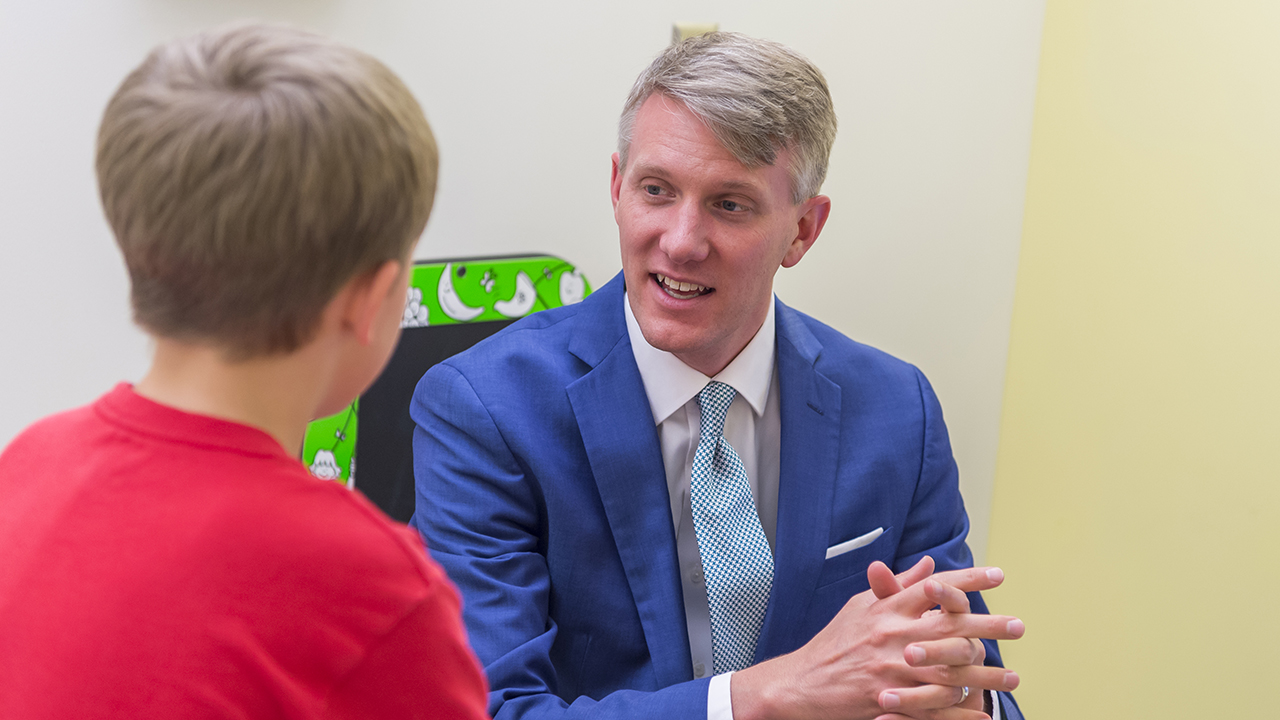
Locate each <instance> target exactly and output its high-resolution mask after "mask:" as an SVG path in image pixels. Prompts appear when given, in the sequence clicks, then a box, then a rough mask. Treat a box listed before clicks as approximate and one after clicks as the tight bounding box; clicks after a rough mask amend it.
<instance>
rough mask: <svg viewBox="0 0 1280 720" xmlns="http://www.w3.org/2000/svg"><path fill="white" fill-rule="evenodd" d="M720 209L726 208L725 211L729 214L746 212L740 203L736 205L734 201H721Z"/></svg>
mask: <svg viewBox="0 0 1280 720" xmlns="http://www.w3.org/2000/svg"><path fill="white" fill-rule="evenodd" d="M720 207H722V208H724V209H725V210H728V211H729V212H734V213H736V212H742V211H743V210H746V208H745V207H743V206H742V205H741V204H740V203H736V202H734V201H732V200H721V201H720Z"/></svg>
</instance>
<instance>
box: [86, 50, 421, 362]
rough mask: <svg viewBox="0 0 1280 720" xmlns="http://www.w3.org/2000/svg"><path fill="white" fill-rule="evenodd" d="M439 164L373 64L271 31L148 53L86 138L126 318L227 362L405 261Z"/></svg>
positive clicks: (294, 328)
mask: <svg viewBox="0 0 1280 720" xmlns="http://www.w3.org/2000/svg"><path fill="white" fill-rule="evenodd" d="M437 163H438V156H437V150H436V144H435V139H434V137H433V136H432V134H431V128H430V126H429V125H428V124H427V120H426V117H424V115H423V113H422V109H421V108H420V107H419V106H418V103H417V102H416V101H415V100H414V98H413V95H412V94H411V93H410V92H409V89H408V88H407V87H405V85H404V83H402V82H401V81H400V79H399V78H398V77H396V76H395V74H394V73H392V72H391V71H390V70H389V69H387V67H386V66H384V65H383V64H382V63H380V62H378V61H377V60H375V59H374V58H372V57H370V56H369V55H366V54H365V53H363V52H360V51H358V50H354V49H352V48H348V47H345V46H343V45H340V44H338V43H337V42H334V41H332V40H329V39H327V38H323V37H320V36H317V35H313V34H310V33H306V32H303V31H300V30H296V29H292V28H288V27H283V26H275V25H238V26H233V27H229V28H223V29H218V30H212V31H209V32H205V33H201V34H197V35H193V36H191V37H186V38H181V39H178V40H175V41H173V42H170V43H167V44H165V45H162V46H160V47H158V48H156V49H155V50H153V51H152V52H151V54H150V55H149V56H148V57H147V58H146V60H144V61H143V63H142V65H140V66H139V67H138V68H137V69H136V70H134V71H133V72H132V73H130V74H129V76H128V77H127V78H126V79H125V81H124V83H123V84H122V85H121V86H120V88H119V89H118V90H117V91H116V93H115V95H114V96H113V97H112V98H111V100H110V102H109V103H108V104H107V109H106V112H105V113H104V115H103V118H102V126H101V128H100V130H99V132H98V152H97V173H98V185H99V191H100V194H101V197H102V205H103V208H104V210H105V212H106V216H107V220H108V222H109V223H110V224H111V227H112V229H113V231H114V232H115V237H116V242H117V243H118V244H119V246H120V249H121V251H122V253H123V254H124V260H125V264H126V266H127V267H128V271H129V278H130V280H131V283H132V291H131V294H132V303H133V312H134V318H135V320H136V321H137V322H138V323H139V324H140V325H141V326H142V327H144V328H145V329H147V330H148V331H149V332H151V333H154V334H156V335H159V336H162V337H168V338H173V339H179V340H189V341H197V342H208V343H212V344H215V345H217V346H219V347H221V348H223V349H225V350H226V351H227V352H228V354H229V355H230V356H232V357H237V358H247V357H253V356H256V355H263V354H270V353H281V352H291V351H293V350H296V349H297V348H298V347H300V346H301V345H303V344H304V343H306V342H307V341H308V340H309V339H310V338H311V337H312V336H313V333H314V332H315V329H316V324H317V321H318V320H319V317H320V313H321V311H322V310H323V309H324V307H325V305H327V304H328V302H329V301H330V300H331V299H332V298H333V297H334V296H335V295H336V293H337V292H338V290H339V289H340V288H341V287H342V286H343V285H344V284H346V283H347V282H349V281H350V280H351V279H352V278H354V277H356V276H358V275H360V274H362V273H366V272H368V271H370V270H372V269H373V268H375V267H377V266H379V265H381V264H382V263H384V262H386V261H388V260H405V259H406V258H407V257H408V255H409V252H410V250H411V248H412V247H413V244H414V243H415V242H416V241H417V238H418V236H419V235H421V234H422V230H423V228H424V227H425V225H426V222H427V217H428V215H430V213H431V205H432V202H433V199H434V197H435V186H436V169H437Z"/></svg>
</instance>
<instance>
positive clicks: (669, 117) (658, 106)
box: [627, 93, 788, 191]
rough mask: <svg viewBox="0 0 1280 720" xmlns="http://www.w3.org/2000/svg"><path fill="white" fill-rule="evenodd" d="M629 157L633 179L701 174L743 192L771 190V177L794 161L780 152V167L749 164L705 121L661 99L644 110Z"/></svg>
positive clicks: (670, 100) (654, 97)
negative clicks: (776, 169)
mask: <svg viewBox="0 0 1280 720" xmlns="http://www.w3.org/2000/svg"><path fill="white" fill-rule="evenodd" d="M628 154H629V155H630V157H629V159H628V165H629V167H628V168H627V172H629V173H633V174H637V175H639V176H654V177H660V178H665V179H677V178H679V177H682V176H687V175H690V174H700V175H703V176H709V179H710V180H711V182H712V183H713V184H714V185H716V186H717V187H719V188H721V189H724V190H742V191H747V190H764V189H766V188H767V186H768V185H769V184H770V181H769V180H768V179H767V178H766V177H765V176H767V175H768V174H770V173H769V170H770V169H771V168H773V167H774V165H776V164H779V163H784V162H785V161H784V158H785V157H786V156H787V155H788V153H787V152H786V151H785V150H784V151H781V152H779V153H778V156H777V157H776V160H777V162H775V163H774V165H770V164H763V163H762V164H755V163H752V164H750V165H748V164H746V163H743V162H742V160H741V159H739V158H738V157H737V156H736V155H735V154H734V153H733V152H732V151H731V150H729V149H728V148H727V147H725V146H724V144H723V143H722V142H721V141H720V139H719V138H718V137H717V136H716V134H715V132H713V131H712V129H711V127H710V125H709V124H708V123H707V122H706V121H705V120H704V119H703V118H702V117H700V116H699V115H697V114H696V113H694V112H692V111H691V110H689V108H688V107H686V106H685V104H684V103H682V102H680V101H679V100H676V99H674V98H671V97H669V96H666V95H662V94H659V93H655V94H654V95H652V96H650V97H649V98H648V99H646V100H645V102H644V104H642V105H641V108H640V112H639V114H638V116H637V118H636V123H635V126H634V133H633V135H632V141H631V144H630V152H629V153H628ZM704 179H707V178H706V177H704Z"/></svg>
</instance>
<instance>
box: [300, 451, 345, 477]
mask: <svg viewBox="0 0 1280 720" xmlns="http://www.w3.org/2000/svg"><path fill="white" fill-rule="evenodd" d="M308 469H309V470H311V474H312V475H315V476H316V477H318V478H320V479H321V480H337V479H338V478H340V477H342V470H340V469H338V461H337V460H335V459H334V458H333V451H332V450H317V451H316V457H315V459H314V460H312V461H311V465H310V467H309V468H308Z"/></svg>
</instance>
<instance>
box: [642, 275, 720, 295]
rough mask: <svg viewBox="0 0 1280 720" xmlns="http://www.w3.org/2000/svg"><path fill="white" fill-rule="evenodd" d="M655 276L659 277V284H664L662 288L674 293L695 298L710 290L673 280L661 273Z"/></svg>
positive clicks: (703, 286) (702, 286)
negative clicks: (694, 296)
mask: <svg viewBox="0 0 1280 720" xmlns="http://www.w3.org/2000/svg"><path fill="white" fill-rule="evenodd" d="M655 275H657V278H658V282H660V283H662V287H664V288H666V289H667V290H669V291H671V292H674V293H681V294H685V295H690V296H693V295H701V294H702V293H704V292H706V291H707V290H708V289H709V288H707V287H706V286H705V285H697V284H695V283H687V282H680V281H679V280H672V279H671V278H669V277H667V276H666V275H662V274H660V273H655Z"/></svg>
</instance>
